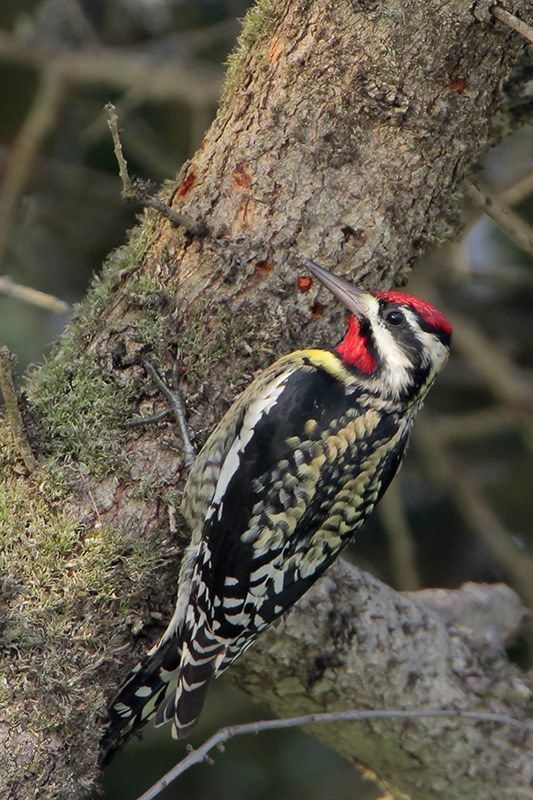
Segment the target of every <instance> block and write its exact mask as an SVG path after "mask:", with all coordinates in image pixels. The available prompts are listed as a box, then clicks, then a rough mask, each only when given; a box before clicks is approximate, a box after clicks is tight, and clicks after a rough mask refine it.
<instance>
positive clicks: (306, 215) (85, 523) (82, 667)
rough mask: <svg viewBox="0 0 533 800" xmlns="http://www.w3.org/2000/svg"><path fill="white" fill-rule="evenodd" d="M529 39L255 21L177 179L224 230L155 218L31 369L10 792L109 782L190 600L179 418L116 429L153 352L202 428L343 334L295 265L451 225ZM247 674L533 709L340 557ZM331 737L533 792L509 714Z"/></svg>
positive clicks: (416, 15) (7, 628)
mask: <svg viewBox="0 0 533 800" xmlns="http://www.w3.org/2000/svg"><path fill="white" fill-rule="evenodd" d="M525 7H526V3H525V2H523V5H522V10H524V9H525ZM517 8H518V10H520V6H519V5H518V6H517ZM521 48H522V43H521V41H520V40H519V38H518V36H517V35H515V34H513V33H510V32H509V31H508V30H507V29H505V28H504V27H503V26H501V25H499V24H488V23H485V24H483V23H481V22H479V21H478V20H477V19H476V18H475V17H474V15H473V13H472V6H471V3H470V2H467V0H448V1H447V2H442V0H427V2H425V3H420V2H417V1H416V0H383V2H381V3H376V2H373V0H351V1H350V2H349V1H348V0H260V2H259V3H258V5H257V6H256V8H255V10H254V11H253V12H252V14H251V15H250V16H249V17H248V19H247V22H246V24H245V30H244V33H243V36H242V38H241V42H240V46H239V48H238V50H237V52H236V55H235V56H234V58H233V61H232V63H231V65H230V74H229V78H228V83H227V86H226V91H225V94H224V98H223V101H222V105H221V109H220V112H219V114H218V117H217V119H216V121H215V122H214V124H213V126H212V127H211V129H210V131H209V132H208V134H207V136H206V138H205V140H204V142H203V144H202V146H201V148H200V150H199V151H198V152H197V154H196V155H195V156H194V158H193V160H192V162H191V163H189V164H188V165H186V167H185V168H184V169H183V171H182V172H181V174H180V175H179V176H178V179H177V182H176V183H175V185H173V186H172V187H168V190H167V198H168V200H169V201H170V202H171V203H172V204H173V205H174V207H175V208H177V209H180V210H184V211H186V212H188V213H189V214H190V215H191V216H193V217H195V218H197V219H200V220H202V221H204V222H205V223H206V224H207V226H208V228H209V231H210V235H209V236H207V237H205V238H198V237H194V236H190V235H188V234H187V233H186V232H184V231H182V230H179V229H176V228H174V227H172V226H171V225H170V224H169V223H168V221H166V220H165V219H163V218H162V217H161V216H159V215H158V214H157V213H156V212H152V211H151V212H149V213H147V214H146V216H145V217H144V220H143V221H142V223H141V225H140V226H139V228H138V229H137V230H136V231H134V232H133V234H132V237H131V241H130V243H129V244H128V245H127V246H126V247H125V248H123V249H122V250H121V251H119V252H118V253H116V254H114V255H113V256H112V257H111V258H110V260H109V261H108V263H107V265H106V267H105V269H104V272H103V276H102V278H101V280H100V281H98V282H97V283H96V284H95V286H94V287H93V288H92V290H91V292H90V293H89V295H88V297H87V299H86V300H85V301H84V303H83V304H82V306H81V307H80V309H79V310H78V312H77V315H76V317H75V319H74V320H73V321H72V322H71V324H70V326H69V328H68V330H67V332H66V334H65V336H64V338H63V340H62V342H61V343H60V345H59V346H58V348H57V350H56V352H55V354H54V355H53V356H52V357H51V358H50V359H49V361H48V362H47V363H46V364H45V365H44V366H43V367H42V368H41V369H39V370H38V371H35V372H34V373H33V374H32V375H31V376H29V380H28V385H27V395H28V401H27V404H26V407H25V416H26V421H27V424H28V429H29V435H30V439H31V442H32V445H33V448H34V450H35V452H36V454H37V455H38V456H39V458H40V461H41V465H40V467H39V469H38V470H37V471H36V472H34V473H33V474H31V475H27V474H26V471H25V469H24V466H23V465H22V462H21V459H20V457H19V455H18V453H17V452H16V449H15V446H14V443H13V440H12V438H11V435H10V432H9V430H8V429H7V425H5V424H4V425H3V427H2V428H1V429H0V441H1V444H0V467H1V469H2V473H1V494H0V525H1V526H2V527H1V547H2V560H3V564H2V568H3V573H2V580H1V583H0V597H1V599H2V616H1V623H2V627H1V643H2V653H3V655H2V661H1V665H0V671H1V681H0V702H1V709H0V793H1V795H2V797H6V798H16V800H26V799H27V798H30V797H36V796H39V797H40V798H42V799H43V800H51V798H63V799H64V800H66V799H67V798H74V797H76V798H79V797H81V796H82V795H83V794H84V792H85V791H86V790H88V789H90V788H91V787H92V786H93V783H94V780H95V777H96V769H95V760H96V754H97V745H98V739H99V734H100V731H101V728H102V724H103V723H102V721H103V715H104V708H105V703H106V699H107V697H108V696H109V693H110V692H111V691H112V690H113V688H114V687H115V686H116V683H117V681H118V680H119V679H120V677H121V676H123V675H124V673H125V670H126V669H127V668H128V667H129V666H130V665H131V664H132V663H133V662H134V661H135V660H136V659H137V657H138V656H139V654H140V652H141V651H143V650H144V649H145V647H146V644H147V641H149V640H150V641H151V640H153V639H154V638H155V637H156V636H157V635H158V633H159V631H157V632H156V631H155V630H154V628H155V626H156V625H160V624H161V619H162V618H163V617H164V618H166V617H167V616H168V614H169V612H170V607H171V603H172V599H173V594H174V581H175V576H176V572H177V567H178V562H179V553H180V550H181V547H182V545H183V541H184V539H185V536H186V534H185V532H183V531H182V530H181V527H180V524H179V521H178V522H177V523H176V514H175V509H176V507H177V503H178V502H179V489H180V486H181V481H182V477H183V470H182V464H181V457H180V453H179V442H178V440H177V438H176V437H175V434H174V431H173V430H172V429H171V427H169V426H165V425H162V426H160V427H159V428H158V429H152V430H146V431H143V432H139V431H136V432H125V431H124V430H123V429H122V428H121V426H120V423H121V422H122V421H123V420H124V419H126V418H128V417H129V416H130V415H131V413H132V412H134V411H137V410H139V407H140V406H139V399H140V398H144V402H143V403H142V404H141V410H143V411H146V410H147V409H149V408H150V407H152V406H153V405H154V404H155V405H156V407H157V408H159V407H160V402H161V401H160V399H159V398H158V397H157V399H155V397H156V393H155V390H154V388H153V387H152V386H151V385H150V384H149V382H148V381H147V380H146V379H145V378H144V376H143V373H142V370H141V369H140V367H139V366H138V364H137V363H136V359H137V357H138V355H139V353H140V352H141V351H143V352H150V353H151V358H152V359H153V360H154V361H157V362H158V363H159V365H160V366H161V367H162V368H163V369H165V368H169V366H170V363H171V353H172V352H173V351H174V350H175V349H176V348H180V350H181V352H182V357H183V371H184V375H183V388H184V390H185V394H186V399H187V403H188V408H189V410H190V416H191V424H192V428H193V431H194V432H195V437H196V440H197V442H201V441H202V440H203V439H205V436H206V435H207V433H208V432H209V430H210V429H211V427H212V425H213V423H214V422H215V420H216V419H217V418H218V417H219V416H220V415H221V413H222V411H223V410H224V408H225V407H226V406H227V404H228V403H229V402H230V401H231V399H232V398H233V396H234V395H235V393H236V392H237V391H238V390H239V389H241V388H242V387H243V386H244V384H245V383H246V382H248V380H249V379H250V377H251V376H252V374H253V373H254V372H255V371H256V370H257V369H258V368H259V367H262V366H265V365H266V363H267V362H269V361H271V360H272V358H273V357H274V356H275V355H277V354H278V353H281V352H285V351H288V350H289V349H290V348H291V347H293V346H298V345H301V344H302V343H304V342H305V343H306V344H308V343H310V342H313V341H319V340H321V339H322V340H324V339H325V341H327V342H328V343H330V342H333V341H335V339H336V336H337V334H338V332H339V322H340V311H339V310H338V309H337V308H336V306H335V304H334V303H332V302H331V301H330V299H329V298H328V297H326V296H324V295H323V294H320V296H319V299H317V297H316V295H315V288H316V287H313V288H312V289H311V290H310V291H309V292H301V291H299V290H298V288H297V284H296V279H297V277H298V275H299V274H300V272H301V271H300V269H299V266H298V263H297V261H295V260H293V258H292V257H293V256H294V255H295V254H303V255H307V256H312V257H314V258H316V259H318V260H321V261H323V262H324V263H326V264H328V265H330V266H334V267H335V269H336V270H337V271H338V272H340V273H345V274H348V275H350V276H351V277H352V278H355V279H357V280H359V281H362V282H363V283H364V284H366V285H367V286H374V287H375V286H381V287H383V286H391V285H392V284H398V283H400V282H402V281H404V280H405V279H406V277H407V274H408V272H409V270H410V268H411V267H412V266H413V264H414V263H415V261H416V258H417V256H418V254H419V253H420V252H421V250H423V249H424V248H425V247H427V245H428V244H429V243H431V242H438V241H442V240H444V239H446V238H447V237H449V236H450V235H452V234H453V232H454V231H455V230H456V226H457V203H458V199H459V196H460V190H461V185H462V183H463V181H464V179H465V176H466V175H468V173H469V171H470V170H471V167H472V165H473V163H474V162H475V160H476V159H477V158H478V156H479V155H480V154H481V153H483V152H484V151H485V150H486V148H487V147H488V146H489V145H490V144H492V143H494V142H495V141H496V140H497V139H498V138H499V137H500V135H501V133H502V125H503V119H504V117H503V115H502V114H501V113H500V112H501V110H502V104H503V101H502V93H501V86H502V83H503V81H504V80H505V79H506V78H507V77H508V75H509V72H510V69H511V67H512V65H513V63H514V62H515V60H516V59H517V57H518V55H519V53H520V50H521ZM80 224H83V222H82V221H80ZM300 288H304V287H302V286H300ZM233 680H236V681H237V682H238V683H239V684H240V685H241V686H242V687H243V688H244V689H246V690H247V691H249V692H250V693H251V694H252V696H257V697H260V698H261V699H262V700H265V699H267V700H268V702H269V703H270V704H271V706H272V708H273V709H274V710H275V711H277V712H279V713H282V714H283V715H289V714H293V713H296V712H300V711H311V710H315V709H316V710H324V709H331V708H341V707H342V708H355V707H363V706H366V707H370V708H378V707H379V708H383V707H392V706H402V707H404V708H409V707H421V706H428V705H429V706H430V705H442V706H444V705H450V706H452V707H455V706H457V707H461V708H464V709H471V710H475V709H485V710H487V709H490V710H499V711H502V712H505V713H510V714H512V715H513V716H514V717H516V718H518V719H524V717H525V714H526V700H527V697H528V690H527V687H526V685H525V682H524V680H523V679H522V677H521V676H520V674H519V673H518V672H517V671H516V670H515V669H514V668H513V667H512V666H511V665H509V664H508V663H507V661H506V660H505V659H504V658H503V656H501V655H497V654H495V653H494V651H493V650H492V649H490V648H485V649H484V648H483V647H481V646H480V644H479V641H477V640H469V639H468V638H467V637H466V636H465V635H464V634H462V633H460V632H459V630H457V629H456V628H453V627H448V626H447V625H446V624H445V622H443V621H442V620H441V619H439V617H438V616H437V615H436V614H435V612H434V611H432V610H431V609H430V610H428V609H425V608H424V607H423V606H422V605H420V604H417V602H416V601H415V600H413V598H412V597H406V596H403V595H399V594H397V593H395V592H393V591H392V590H391V589H389V588H387V587H385V586H383V585H381V584H380V583H378V582H377V581H375V580H374V579H372V578H371V577H369V576H368V575H365V574H363V573H361V572H359V571H358V570H356V569H355V568H352V567H348V566H347V565H342V564H341V565H340V566H339V567H338V568H337V569H336V570H335V571H334V572H332V573H331V574H330V575H329V576H326V577H325V578H324V579H323V580H322V581H321V582H320V583H319V585H317V587H316V589H315V591H313V593H310V594H309V595H308V596H307V597H305V598H304V599H303V601H302V602H301V603H300V604H299V607H298V609H297V610H296V611H295V612H294V613H292V614H291V616H290V617H289V618H288V620H287V621H286V622H285V623H284V625H283V626H282V627H281V628H278V629H277V630H276V631H273V632H272V633H270V634H269V635H268V637H265V638H264V639H263V641H262V642H261V644H260V646H259V648H258V649H257V650H256V651H255V652H254V653H251V654H250V655H249V656H248V657H247V658H246V659H245V660H243V661H242V662H241V664H240V665H239V666H238V668H236V669H235V671H234V677H233ZM313 734H314V735H317V736H320V737H321V738H323V739H324V740H325V741H328V742H330V743H331V744H332V746H334V747H336V748H337V749H339V750H340V751H341V752H343V753H345V754H346V755H347V756H349V757H350V758H352V759H354V760H357V761H360V762H363V763H365V764H366V765H367V766H368V767H369V768H371V769H373V770H374V771H375V772H377V773H378V774H379V776H380V777H381V779H382V780H383V781H385V783H386V784H387V785H388V787H389V789H390V791H391V792H392V793H393V795H394V797H398V798H400V797H402V798H403V797H412V798H420V799H422V798H423V799H424V800H429V799H430V798H435V800H436V798H439V800H452V798H456V799H457V800H459V798H461V799H462V800H464V798H465V797H484V798H498V800H505V799H507V800H511V798H512V800H518V798H526V797H530V796H531V795H530V794H529V793H528V792H529V789H528V775H527V770H528V760H527V755H526V748H525V744H524V741H523V739H524V737H523V735H522V733H521V732H520V731H518V732H517V731H516V730H510V729H508V728H505V727H504V726H495V725H488V724H473V723H466V722H465V721H464V720H462V721H454V720H449V721H441V720H439V721H435V720H433V721H425V722H424V721H420V720H418V721H416V722H415V721H413V722H410V723H405V722H404V723H399V722H391V723H387V724H386V725H385V724H384V723H380V724H378V723H372V724H370V725H366V726H364V727H362V726H360V725H359V726H357V725H343V726H342V727H341V726H338V729H332V727H331V726H327V727H324V728H323V729H322V728H314V729H313Z"/></svg>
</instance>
